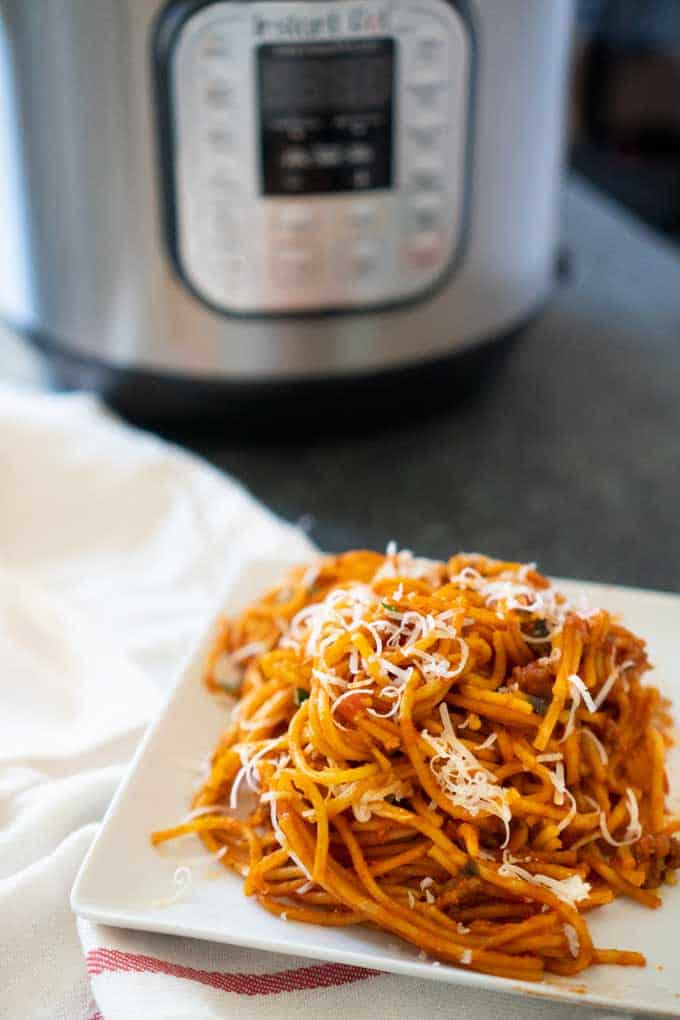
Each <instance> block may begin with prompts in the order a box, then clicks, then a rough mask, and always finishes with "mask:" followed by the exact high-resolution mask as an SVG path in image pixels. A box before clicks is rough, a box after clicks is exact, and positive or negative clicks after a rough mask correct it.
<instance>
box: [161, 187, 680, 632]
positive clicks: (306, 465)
mask: <svg viewBox="0 0 680 1020" xmlns="http://www.w3.org/2000/svg"><path fill="white" fill-rule="evenodd" d="M564 233H565V239H566V243H567V246H568V249H569V251H570V254H571V263H572V266H571V273H570V275H569V278H568V279H567V280H566V281H564V282H563V283H562V284H561V286H560V289H559V291H558V293H557V294H556V296H555V298H554V300H553V301H552V302H551V304H550V306H549V308H548V310H547V311H546V313H545V314H544V315H543V316H542V318H541V319H540V320H538V321H537V322H535V323H534V325H533V326H531V327H530V328H529V329H528V330H527V331H526V333H525V334H524V336H523V338H522V340H521V342H520V343H519V344H518V345H517V346H516V347H515V348H514V349H513V350H512V351H511V354H510V356H509V358H508V359H507V360H506V362H505V363H504V365H503V367H502V370H501V371H499V372H497V373H496V374H495V375H494V376H493V377H492V378H490V379H489V380H487V381H486V383H485V385H483V386H481V387H480V388H479V390H478V391H477V392H476V393H475V394H474V395H473V396H472V397H469V398H468V399H467V400H466V401H464V402H463V404H462V405H461V406H457V405H456V401H455V397H454V395H452V402H451V407H450V409H448V410H447V411H445V412H443V413H440V414H438V415H436V416H432V417H429V418H427V419H423V420H420V421H417V422H413V421H411V422H408V423H403V424H400V422H399V416H398V414H396V415H390V417H389V420H386V421H385V422H384V424H383V425H382V426H381V427H379V428H377V430H376V431H374V432H373V433H372V434H367V435H362V436H357V435H353V436H350V437H345V438H337V437H336V438H323V439H320V438H314V437H313V436H310V438H309V439H308V440H305V441H303V442H298V443H297V444H277V443H276V442H271V443H269V444H268V445H252V444H251V445H244V444H243V443H242V442H237V441H230V440H229V438H228V437H227V438H225V437H224V435H221V434H219V432H218V430H217V429H215V430H213V431H212V432H211V433H209V434H203V435H201V436H198V435H196V434H192V433H190V432H185V433H183V434H182V435H181V436H180V437H179V438H180V439H181V441H182V442H183V443H184V444H185V445H186V446H188V447H190V448H192V449H194V450H196V451H197V452H199V453H201V454H203V455H204V456H206V457H208V458H209V459H210V460H211V461H213V463H215V464H217V465H219V466H220V467H222V468H224V469H225V470H227V471H230V472H232V473H233V474H234V475H236V476H237V477H238V478H240V479H241V480H242V481H243V482H245V483H246V485H248V486H249V487H250V488H251V489H252V491H253V492H254V493H255V495H256V496H258V497H259V498H260V499H262V500H263V501H264V502H265V503H267V504H268V505H269V506H270V507H271V508H272V509H273V510H275V511H277V512H278V513H279V514H281V515H283V516H284V517H286V518H288V519H290V520H293V521H295V520H299V519H301V518H302V519H303V520H304V521H305V522H306V524H307V525H308V526H309V525H311V535H312V537H313V538H314V539H315V540H316V542H317V543H318V544H319V545H320V546H321V547H323V548H325V549H328V550H339V549H343V548H348V547H357V546H368V547H374V548H378V549H380V548H383V547H384V546H385V543H386V542H387V541H388V540H389V539H396V540H397V541H398V542H399V544H400V545H403V546H407V547H409V548H412V549H414V550H417V551H418V552H419V553H422V554H425V555H434V556H441V557H445V556H448V555H449V554H450V553H451V552H452V551H453V550H457V549H464V550H468V551H469V550H474V551H483V552H487V553H489V554H492V555H498V556H502V557H507V558H513V559H514V558H516V559H521V560H536V561H538V563H539V565H540V566H541V567H542V568H543V569H544V570H545V571H547V572H549V573H551V574H556V575H563V576H570V577H579V578H589V579H596V580H606V581H611V582H617V583H623V584H633V585H640V586H643V587H648V588H660V589H667V590H675V591H678V590H680V251H679V250H677V249H674V248H672V247H671V246H670V245H667V244H666V243H665V242H664V241H663V240H661V239H660V238H659V237H658V236H657V235H655V234H653V233H652V232H651V231H648V230H647V229H646V228H645V227H644V226H642V225H641V224H640V223H639V222H638V221H636V220H634V219H633V218H632V217H629V216H628V215H627V214H626V213H625V212H624V211H623V210H622V209H621V208H620V207H618V206H615V205H614V204H612V203H610V202H609V201H608V200H607V199H605V198H604V197H603V196H601V195H600V194H598V193H596V192H594V191H592V190H590V189H589V188H588V187H587V186H586V185H584V184H583V183H582V182H580V181H578V180H575V179H572V180H571V181H570V182H569V184H568V186H567V188H566V193H565V200H564ZM176 438H177V437H176ZM678 623H679V625H680V621H678Z"/></svg>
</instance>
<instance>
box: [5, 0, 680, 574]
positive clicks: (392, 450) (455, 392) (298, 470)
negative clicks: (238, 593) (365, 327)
mask: <svg viewBox="0 0 680 1020" xmlns="http://www.w3.org/2000/svg"><path fill="white" fill-rule="evenodd" d="M2 3H3V0H0V9H1V8H2ZM568 107H569V118H568V119H569V125H568V151H567V157H568V158H567V163H568V171H567V174H566V176H565V180H564V185H563V188H562V198H561V204H560V216H561V246H560V253H561V254H560V258H559V265H558V269H559V274H558V281H557V286H556V287H555V290H554V292H553V295H552V297H551V299H550V301H549V302H548V304H547V307H546V309H545V311H544V313H543V314H542V315H541V316H540V318H539V319H538V320H537V321H535V322H533V323H532V324H531V325H530V326H529V327H528V328H527V329H526V330H524V332H523V333H522V336H521V339H520V341H519V343H517V344H516V345H515V346H513V347H512V348H510V349H509V351H508V352H507V353H506V356H505V357H503V358H499V359H497V360H496V361H495V362H494V363H493V365H492V364H490V363H489V364H488V365H487V364H486V363H484V364H483V366H482V368H481V369H480V368H479V366H477V369H476V373H477V374H476V381H475V385H474V386H473V387H471V388H468V387H464V386H462V385H459V383H458V382H457V381H456V379H455V377H454V378H453V379H452V380H451V379H449V378H448V377H447V379H446V380H444V379H443V378H442V380H440V383H442V385H443V387H444V400H443V401H442V400H437V401H433V400H431V399H430V397H431V392H432V390H431V389H430V387H433V386H434V383H435V381H436V380H435V379H433V377H432V374H431V375H430V377H428V378H425V379H420V380H419V381H418V383H417V385H416V384H415V383H414V384H413V385H412V387H411V389H410V390H407V391H406V393H405V394H404V392H403V391H402V395H401V396H400V397H399V398H397V399H396V401H394V400H393V403H392V408H391V410H390V411H389V412H388V413H383V412H378V411H375V412H374V413H373V414H371V413H370V411H368V412H367V411H364V412H362V414H361V415H360V416H359V417H360V428H359V429H357V428H356V427H355V426H356V419H357V415H356V414H355V413H354V404H353V397H352V398H349V397H348V399H347V401H346V403H345V405H344V407H343V405H342V403H341V404H340V410H339V412H338V413H337V414H336V415H335V417H334V422H335V426H336V427H335V428H334V429H333V430H330V431H329V430H328V428H327V425H328V414H327V413H326V412H325V408H324V405H323V400H322V402H321V406H320V407H319V408H318V409H317V411H316V413H315V415H313V416H312V417H311V420H310V421H309V423H308V426H307V427H306V428H305V429H304V430H303V431H302V433H301V434H300V433H298V434H297V435H296V436H295V437H294V439H292V440H288V439H284V438H283V436H282V434H281V431H280V429H279V427H278V426H277V425H275V424H270V420H269V412H270V408H269V405H268V404H267V403H266V402H265V403H263V405H262V409H261V415H260V421H259V423H258V427H257V428H254V429H253V430H252V434H251V435H249V434H248V428H246V430H245V433H246V434H245V436H244V430H243V429H239V430H238V432H236V431H232V429H231V427H230V426H229V425H225V424H224V423H220V422H219V421H214V420H213V421H206V422H203V423H200V422H193V423H191V422H188V423H185V424H184V425H175V426H169V425H167V424H166V425H163V424H160V423H155V424H154V425H153V427H154V428H155V429H156V430H157V431H159V432H161V433H162V434H164V435H166V436H168V437H169V438H171V439H172V440H174V441H175V442H178V443H179V444H181V445H182V446H184V447H186V448H188V449H190V450H193V451H195V452H197V453H199V454H201V455H203V456H205V457H206V458H208V459H209V460H210V461H212V462H213V463H214V464H215V465H217V466H218V467H219V468H222V469H225V470H227V471H229V472H230V473H232V474H234V475H235V476H236V477H237V478H239V479H241V480H242V481H243V482H244V483H245V484H246V485H248V486H249V487H250V488H251V489H252V491H253V492H254V494H255V495H256V496H257V497H259V498H260V499H261V500H262V501H263V502H265V503H266V504H267V505H268V506H270V507H271V508H272V509H273V510H274V511H276V512H277V513H279V514H281V515H282V516H283V517H285V518H286V519H288V520H291V521H296V522H299V523H300V524H301V525H302V526H303V527H304V528H305V529H306V530H308V531H309V532H310V534H311V537H312V538H313V539H314V540H315V541H316V542H317V543H318V545H319V546H321V547H322V548H325V549H328V550H339V549H342V548H347V547H356V546H368V547H374V548H382V547H384V546H385V544H386V543H387V542H388V541H389V540H390V539H395V540H397V541H398V542H399V543H400V544H401V545H405V546H407V547H412V548H414V549H415V550H417V551H418V552H419V553H421V554H424V555H434V556H441V557H446V556H447V555H448V554H449V553H450V552H451V551H452V550H454V549H457V548H462V549H466V550H479V551H484V552H486V553H489V554H491V555H498V556H502V557H504V558H506V557H507V558H517V559H520V560H538V561H539V563H540V565H541V566H542V567H543V568H544V569H545V570H546V572H549V573H551V574H553V575H562V576H570V577H581V578H593V579H600V580H609V581H612V582H617V583H625V584H635V585H640V586H643V587H651V588H654V587H655V588H660V589H667V590H676V591H677V590H680V528H679V527H678V506H679V505H680V249H679V248H678V244H679V243H680V0H653V2H650V0H580V2H579V4H578V14H577V28H576V34H575V40H574V49H573V63H572V73H571V84H570V91H569V103H568ZM65 250H66V249H65ZM1 328H2V327H0V329H1ZM191 336H192V343H194V344H195V348H196V351H198V352H199V353H200V345H201V342H202V333H201V330H200V329H197V330H192V331H191ZM0 341H2V342H1V343H0V378H2V377H4V378H6V379H9V380H12V381H18V382H20V383H21V384H22V385H24V384H29V385H35V384H36V383H37V384H38V385H43V386H49V385H50V382H49V380H48V379H45V377H44V375H42V374H41V372H42V365H41V363H40V362H39V361H37V360H36V358H35V356H34V355H33V354H32V353H31V352H29V351H28V350H27V348H26V347H25V346H24V345H23V344H21V343H20V342H18V341H17V339H16V337H15V336H14V335H13V334H12V333H11V332H10V331H8V330H5V332H4V333H2V334H0ZM347 342H348V343H349V342H350V340H349V339H348V341H347ZM351 343H353V344H354V346H355V347H357V346H360V345H361V343H362V339H361V336H359V335H358V334H357V335H356V336H355V337H353V338H352V339H351ZM436 374H437V370H436V369H435V372H434V375H436ZM381 386H382V384H381V383H380V382H379V381H378V380H375V379H373V378H372V379H371V380H370V381H369V383H368V384H367V393H368V397H369V398H370V399H369V406H370V401H372V400H373V398H374V397H376V398H377V397H378V396H379V395H380V393H381ZM300 399H302V398H300ZM338 426H339V427H338Z"/></svg>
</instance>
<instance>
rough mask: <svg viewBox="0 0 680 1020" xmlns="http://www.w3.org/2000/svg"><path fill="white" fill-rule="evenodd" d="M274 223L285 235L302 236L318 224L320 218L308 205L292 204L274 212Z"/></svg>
mask: <svg viewBox="0 0 680 1020" xmlns="http://www.w3.org/2000/svg"><path fill="white" fill-rule="evenodd" d="M272 223H273V226H274V228H275V229H278V230H280V231H282V232H283V233H288V232H290V233H293V234H301V233H306V232H307V231H308V230H311V228H312V227H313V226H315V225H317V224H318V216H317V215H316V213H315V212H314V211H313V210H312V209H310V208H309V206H308V205H307V204H306V203H305V204H294V203H291V204H288V205H282V206H279V207H278V208H275V209H274V210H273V213H272Z"/></svg>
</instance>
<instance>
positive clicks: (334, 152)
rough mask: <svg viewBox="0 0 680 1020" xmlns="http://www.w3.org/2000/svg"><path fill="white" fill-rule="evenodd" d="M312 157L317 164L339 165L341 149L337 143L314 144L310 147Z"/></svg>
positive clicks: (324, 165)
mask: <svg viewBox="0 0 680 1020" xmlns="http://www.w3.org/2000/svg"><path fill="white" fill-rule="evenodd" d="M312 157H313V159H314V162H315V163H316V165H317V166H322V167H332V166H340V164H341V163H342V149H341V147H340V146H339V145H315V146H314V148H313V149H312Z"/></svg>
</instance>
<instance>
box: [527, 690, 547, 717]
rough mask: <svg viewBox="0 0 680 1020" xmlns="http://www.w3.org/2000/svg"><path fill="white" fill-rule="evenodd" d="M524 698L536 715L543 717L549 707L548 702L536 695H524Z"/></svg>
mask: <svg viewBox="0 0 680 1020" xmlns="http://www.w3.org/2000/svg"><path fill="white" fill-rule="evenodd" d="M524 697H525V698H526V699H527V701H529V702H530V703H531V707H532V708H533V710H534V712H536V713H537V715H545V714H546V712H547V711H548V708H549V706H550V702H549V701H547V700H546V699H545V698H541V697H539V695H538V694H525V695H524Z"/></svg>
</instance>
